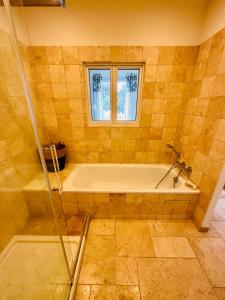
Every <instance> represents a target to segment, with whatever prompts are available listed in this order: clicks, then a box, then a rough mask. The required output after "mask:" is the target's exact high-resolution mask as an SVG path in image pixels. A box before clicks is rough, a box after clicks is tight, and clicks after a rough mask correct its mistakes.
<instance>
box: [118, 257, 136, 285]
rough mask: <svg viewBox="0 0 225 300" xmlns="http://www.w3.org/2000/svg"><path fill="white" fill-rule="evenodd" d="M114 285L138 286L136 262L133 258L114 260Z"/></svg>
mask: <svg viewBox="0 0 225 300" xmlns="http://www.w3.org/2000/svg"><path fill="white" fill-rule="evenodd" d="M116 284H119V285H138V284H139V282H138V272H137V261H136V258H134V257H117V258H116Z"/></svg>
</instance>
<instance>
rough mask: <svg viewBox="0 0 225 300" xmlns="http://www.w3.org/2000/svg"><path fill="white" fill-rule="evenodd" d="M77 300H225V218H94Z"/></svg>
mask: <svg viewBox="0 0 225 300" xmlns="http://www.w3.org/2000/svg"><path fill="white" fill-rule="evenodd" d="M224 201H225V200H224ZM75 299H76V300H94V299H100V300H105V299H106V300H159V299H160V300H183V299H188V300H190V299H194V300H214V299H215V300H222V299H223V300H224V299H225V220H224V222H223V220H220V221H218V220H216V219H215V218H214V222H213V223H212V225H211V227H210V230H209V232H207V233H200V232H199V231H198V230H197V229H196V227H195V226H194V224H193V223H192V222H191V221H145V220H141V221H138V220H135V221H134V220H92V221H91V223H90V228H89V233H88V239H87V243H86V249H85V253H84V259H83V263H82V268H81V272H80V277H79V285H78V289H77V293H76V297H75Z"/></svg>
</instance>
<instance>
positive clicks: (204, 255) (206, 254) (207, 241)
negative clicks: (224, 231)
mask: <svg viewBox="0 0 225 300" xmlns="http://www.w3.org/2000/svg"><path fill="white" fill-rule="evenodd" d="M189 240H190V243H191V245H192V248H193V249H194V251H195V253H196V256H197V258H198V260H199V262H200V263H201V266H202V267H203V269H204V271H205V273H206V274H207V276H208V278H209V280H210V282H211V284H212V285H213V286H214V287H225V241H224V240H223V239H222V238H197V237H196V238H190V239H189Z"/></svg>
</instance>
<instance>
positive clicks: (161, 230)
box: [148, 222, 167, 236]
mask: <svg viewBox="0 0 225 300" xmlns="http://www.w3.org/2000/svg"><path fill="white" fill-rule="evenodd" d="M148 229H149V232H150V235H151V236H167V232H166V228H165V226H164V224H163V223H159V222H148Z"/></svg>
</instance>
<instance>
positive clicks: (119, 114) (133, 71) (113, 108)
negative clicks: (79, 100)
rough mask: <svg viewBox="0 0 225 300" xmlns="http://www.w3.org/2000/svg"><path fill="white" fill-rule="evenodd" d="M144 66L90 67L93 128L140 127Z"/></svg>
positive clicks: (89, 83)
mask: <svg viewBox="0 0 225 300" xmlns="http://www.w3.org/2000/svg"><path fill="white" fill-rule="evenodd" d="M141 71H142V66H140V65H133V66H121V65H118V66H117V65H109V66H108V65H107V66H106V65H100V66H96V65H92V66H87V76H88V94H89V101H88V107H89V123H90V125H106V124H108V125H120V124H121V125H124V123H126V125H128V124H130V125H137V124H138V113H139V98H140V90H141V87H140V85H141Z"/></svg>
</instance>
